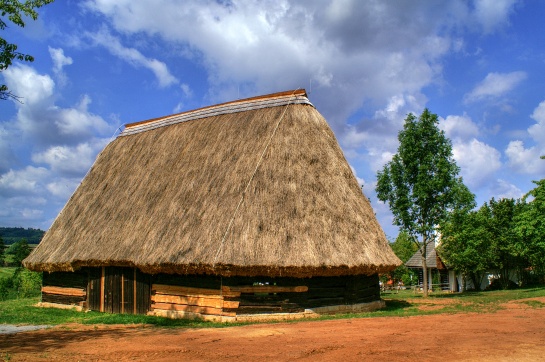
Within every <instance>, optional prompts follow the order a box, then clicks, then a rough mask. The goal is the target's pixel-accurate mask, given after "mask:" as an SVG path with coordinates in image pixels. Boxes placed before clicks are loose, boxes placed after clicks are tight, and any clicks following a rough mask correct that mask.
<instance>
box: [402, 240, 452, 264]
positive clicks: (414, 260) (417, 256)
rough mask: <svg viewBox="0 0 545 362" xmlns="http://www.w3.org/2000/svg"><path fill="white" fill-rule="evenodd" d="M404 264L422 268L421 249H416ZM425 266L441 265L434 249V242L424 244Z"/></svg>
mask: <svg viewBox="0 0 545 362" xmlns="http://www.w3.org/2000/svg"><path fill="white" fill-rule="evenodd" d="M405 266H406V267H408V268H415V269H422V251H421V250H417V251H416V252H415V253H414V254H413V256H411V258H410V259H409V260H407V261H406V262H405ZM426 266H427V267H428V268H437V267H438V266H439V269H441V268H442V267H443V263H442V262H441V259H440V258H439V256H438V255H437V250H436V249H435V243H433V242H431V243H428V244H427V245H426Z"/></svg>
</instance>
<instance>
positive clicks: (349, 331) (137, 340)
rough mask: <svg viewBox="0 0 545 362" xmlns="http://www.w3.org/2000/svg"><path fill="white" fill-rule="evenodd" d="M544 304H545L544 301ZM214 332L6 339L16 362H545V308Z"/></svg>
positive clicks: (5, 349) (134, 331)
mask: <svg viewBox="0 0 545 362" xmlns="http://www.w3.org/2000/svg"><path fill="white" fill-rule="evenodd" d="M541 301H542V302H545V300H543V299H541ZM504 307H505V309H502V310H499V311H497V312H493V313H466V314H438V315H428V316H417V317H389V318H358V319H343V320H329V321H304V322H295V323H277V324H256V325H248V326H242V327H226V328H208V329H161V328H154V327H145V326H139V327H127V326H81V325H75V326H57V327H55V328H51V329H47V330H39V331H32V332H23V333H18V334H10V335H0V356H2V358H4V359H6V357H7V358H8V359H9V360H10V361H343V362H347V361H417V360H418V361H434V362H447V361H545V308H531V307H530V306H529V305H528V304H525V303H521V302H511V303H508V304H506V305H504Z"/></svg>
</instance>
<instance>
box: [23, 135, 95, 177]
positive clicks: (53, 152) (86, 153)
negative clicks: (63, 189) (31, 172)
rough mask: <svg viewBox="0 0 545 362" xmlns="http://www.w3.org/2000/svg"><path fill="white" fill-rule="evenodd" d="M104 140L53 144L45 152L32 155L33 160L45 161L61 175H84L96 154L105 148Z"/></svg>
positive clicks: (37, 161)
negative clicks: (93, 142) (74, 143)
mask: <svg viewBox="0 0 545 362" xmlns="http://www.w3.org/2000/svg"><path fill="white" fill-rule="evenodd" d="M104 146H105V144H104V142H95V144H91V143H87V142H86V143H80V144H78V145H77V146H75V147H70V146H53V147H50V148H49V149H47V150H46V151H45V152H41V153H37V154H34V155H33V156H32V161H34V162H36V163H45V164H47V165H49V166H50V168H51V170H52V171H54V172H56V173H58V174H61V175H71V176H75V175H80V176H81V175H84V174H85V173H86V172H87V170H89V168H90V167H91V165H92V164H93V162H94V160H95V156H96V155H97V153H98V152H100V150H102V149H103V148H104Z"/></svg>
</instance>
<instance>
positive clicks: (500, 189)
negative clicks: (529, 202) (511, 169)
mask: <svg viewBox="0 0 545 362" xmlns="http://www.w3.org/2000/svg"><path fill="white" fill-rule="evenodd" d="M492 189H493V194H494V195H495V196H494V197H495V198H496V199H498V200H499V199H504V198H505V199H519V198H521V197H522V196H523V195H524V193H523V192H522V190H521V189H519V188H518V187H517V186H516V185H513V184H512V183H510V182H508V181H505V180H502V179H498V180H496V182H495V184H494V185H493V188H492Z"/></svg>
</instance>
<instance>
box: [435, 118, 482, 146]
mask: <svg viewBox="0 0 545 362" xmlns="http://www.w3.org/2000/svg"><path fill="white" fill-rule="evenodd" d="M439 128H440V129H442V130H443V131H445V135H446V136H447V137H448V138H450V139H460V140H471V139H472V138H475V137H477V136H478V135H479V127H478V126H477V125H476V124H475V123H474V122H473V121H472V120H471V118H470V117H469V116H467V115H466V114H464V115H463V116H452V115H451V116H447V118H441V117H439Z"/></svg>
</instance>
